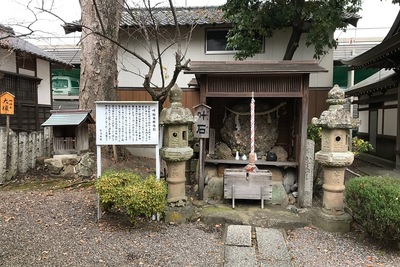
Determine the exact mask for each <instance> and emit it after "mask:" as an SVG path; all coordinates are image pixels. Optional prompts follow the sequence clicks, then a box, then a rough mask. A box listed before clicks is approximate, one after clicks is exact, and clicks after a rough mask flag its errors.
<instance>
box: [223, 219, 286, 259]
mask: <svg viewBox="0 0 400 267" xmlns="http://www.w3.org/2000/svg"><path fill="white" fill-rule="evenodd" d="M290 259H291V257H290V254H289V252H288V250H287V247H286V243H285V239H284V237H283V235H282V232H281V231H280V230H278V229H272V228H262V227H255V228H252V226H250V225H228V226H227V228H226V234H225V253H224V267H243V266H249V267H253V266H265V267H266V266H269V267H278V266H280V267H292V264H291V262H290Z"/></svg>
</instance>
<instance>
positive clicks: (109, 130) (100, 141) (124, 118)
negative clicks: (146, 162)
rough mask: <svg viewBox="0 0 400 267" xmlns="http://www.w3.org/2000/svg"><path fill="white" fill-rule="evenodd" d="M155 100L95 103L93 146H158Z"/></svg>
mask: <svg viewBox="0 0 400 267" xmlns="http://www.w3.org/2000/svg"><path fill="white" fill-rule="evenodd" d="M158 140H159V130H158V102H157V101H140V102H139V101H98V102H96V145H158Z"/></svg>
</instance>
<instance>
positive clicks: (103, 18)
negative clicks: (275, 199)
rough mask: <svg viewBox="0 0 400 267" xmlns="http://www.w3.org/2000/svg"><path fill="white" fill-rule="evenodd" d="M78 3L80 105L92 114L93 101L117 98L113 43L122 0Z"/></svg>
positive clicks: (92, 0)
mask: <svg viewBox="0 0 400 267" xmlns="http://www.w3.org/2000/svg"><path fill="white" fill-rule="evenodd" d="M80 5H81V10H82V15H81V23H82V41H81V85H80V86H81V87H80V94H79V108H81V109H92V114H93V116H94V117H95V116H96V114H95V112H96V111H95V101H107V100H108V101H112V100H116V98H117V97H116V96H117V94H116V88H117V75H118V70H117V50H118V47H117V45H116V43H117V40H118V32H119V24H120V20H121V13H122V0H80ZM93 32H97V33H101V34H93ZM105 37H106V38H105ZM112 40H114V42H115V43H114V42H113V41H112Z"/></svg>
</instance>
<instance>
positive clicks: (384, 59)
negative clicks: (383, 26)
mask: <svg viewBox="0 0 400 267" xmlns="http://www.w3.org/2000/svg"><path fill="white" fill-rule="evenodd" d="M399 31H400V12H399V13H398V15H397V17H396V19H395V21H394V23H393V25H392V27H391V28H390V30H389V32H388V34H387V35H386V37H385V39H384V40H383V41H382V42H381V43H380V44H378V45H376V46H374V47H373V48H371V49H370V50H368V51H366V52H364V53H363V54H361V55H358V56H356V57H354V58H350V59H342V60H341V62H342V63H343V64H344V65H348V66H350V67H351V68H353V69H357V68H385V69H393V68H398V67H399V66H400V60H399V57H400V32H399Z"/></svg>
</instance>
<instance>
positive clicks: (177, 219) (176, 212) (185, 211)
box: [165, 203, 194, 224]
mask: <svg viewBox="0 0 400 267" xmlns="http://www.w3.org/2000/svg"><path fill="white" fill-rule="evenodd" d="M193 214H194V206H193V205H191V204H190V203H188V204H187V205H186V206H183V207H169V206H168V207H167V209H166V210H165V221H166V222H169V223H178V224H179V223H186V222H188V221H189V220H190V218H191V217H192V216H193Z"/></svg>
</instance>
